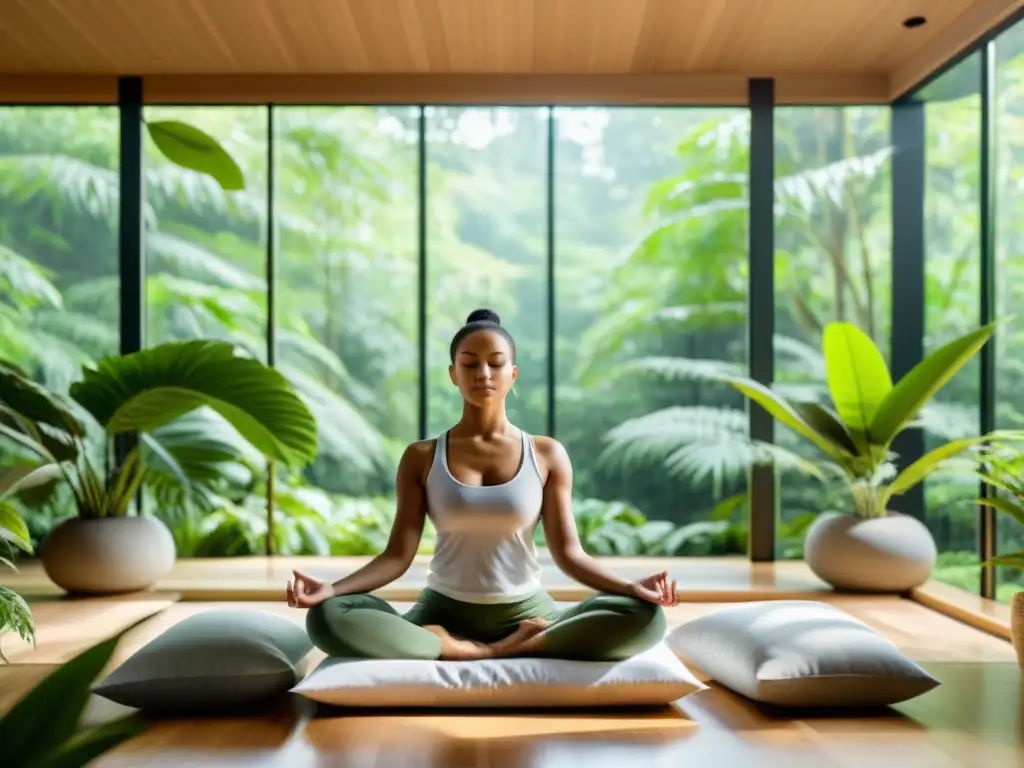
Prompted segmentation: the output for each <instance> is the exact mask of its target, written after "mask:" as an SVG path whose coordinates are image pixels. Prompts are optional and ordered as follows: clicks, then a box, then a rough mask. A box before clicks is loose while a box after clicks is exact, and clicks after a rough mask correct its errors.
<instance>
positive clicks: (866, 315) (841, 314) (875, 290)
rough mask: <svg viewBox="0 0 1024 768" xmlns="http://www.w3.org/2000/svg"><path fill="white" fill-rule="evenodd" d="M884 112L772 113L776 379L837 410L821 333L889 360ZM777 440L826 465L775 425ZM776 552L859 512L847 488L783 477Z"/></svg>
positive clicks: (790, 473) (789, 554)
mask: <svg viewBox="0 0 1024 768" xmlns="http://www.w3.org/2000/svg"><path fill="white" fill-rule="evenodd" d="M890 155H891V147H890V132H889V109H888V108H887V107H783V108H780V109H778V110H776V112H775V176H776V179H775V197H776V200H775V206H776V214H775V333H776V336H775V345H774V350H775V379H776V382H777V385H776V389H777V390H778V391H780V392H783V393H784V394H787V395H792V396H794V397H795V398H796V399H803V400H818V401H820V402H822V403H823V404H826V405H828V406H829V407H831V399H830V397H829V395H828V388H827V386H826V383H825V361H824V356H823V355H822V348H821V341H822V331H823V329H824V328H825V326H826V325H827V324H829V323H831V322H834V321H844V322H849V323H853V324H855V325H856V326H857V327H859V328H860V329H861V330H862V331H864V332H865V333H866V334H868V335H869V336H870V337H871V338H872V339H873V340H874V342H875V344H877V345H878V347H879V348H880V349H881V350H882V353H883V355H885V356H886V358H888V353H889V326H890V322H889V317H890V315H889V312H890V309H889V308H890V303H891V302H890V285H891V280H890V271H891V261H892V260H891V256H890V254H891V252H892V226H891V219H892V216H891V204H890V199H891V192H890ZM775 435H776V442H777V443H779V444H780V445H781V446H783V447H784V448H787V449H789V450H791V451H794V452H795V453H796V454H798V455H800V456H803V457H806V458H812V459H820V458H821V454H820V453H819V452H818V451H817V450H816V449H815V448H814V447H813V446H811V445H810V444H809V443H808V442H807V441H806V440H804V439H802V438H799V437H797V436H796V435H795V434H794V433H793V432H792V431H790V430H789V429H787V428H786V427H784V426H782V425H781V424H776V428H775ZM779 488H780V507H781V508H780V526H779V529H778V537H777V542H778V551H779V555H780V556H781V557H784V558H800V557H802V556H803V538H804V532H805V530H806V527H807V526H808V525H809V524H810V522H812V521H813V519H814V516H815V515H817V513H819V512H822V511H825V510H839V511H844V512H852V511H853V506H852V501H851V497H850V494H849V491H848V490H847V488H846V486H845V485H844V484H842V483H839V482H835V481H832V482H829V483H828V484H827V485H825V486H824V487H823V485H822V483H821V482H820V481H818V480H816V479H813V478H811V477H809V476H807V475H806V474H804V473H803V472H802V471H801V470H799V469H792V470H787V471H785V472H783V474H782V475H781V478H780V483H779Z"/></svg>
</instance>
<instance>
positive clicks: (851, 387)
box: [822, 323, 892, 433]
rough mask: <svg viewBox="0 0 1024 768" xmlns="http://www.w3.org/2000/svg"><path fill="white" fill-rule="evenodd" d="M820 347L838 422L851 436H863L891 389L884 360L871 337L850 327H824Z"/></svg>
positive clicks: (841, 324)
mask: <svg viewBox="0 0 1024 768" xmlns="http://www.w3.org/2000/svg"><path fill="white" fill-rule="evenodd" d="M822 347H823V349H824V353H825V372H826V376H827V379H828V389H829V393H830V394H831V395H832V401H833V402H834V403H835V406H836V411H837V412H838V413H839V418H840V419H842V421H843V423H844V424H845V425H846V426H847V427H848V428H849V429H850V430H851V431H853V432H854V433H858V432H860V433H863V432H865V431H866V430H867V428H868V426H869V425H870V424H871V419H872V418H873V417H874V415H875V412H876V411H877V410H878V406H879V405H880V404H881V403H882V401H884V400H885V396H886V395H888V394H889V391H890V390H891V389H892V378H891V376H890V375H889V368H888V366H887V365H886V364H885V358H884V357H882V353H881V352H880V351H879V349H878V347H877V346H875V343H874V342H873V341H872V340H871V337H870V336H868V335H867V334H866V333H864V331H862V330H861V329H860V328H858V327H857V326H855V325H853V324H852V323H829V324H828V325H827V326H825V333H824V337H823V340H822Z"/></svg>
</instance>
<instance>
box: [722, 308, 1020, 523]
mask: <svg viewBox="0 0 1024 768" xmlns="http://www.w3.org/2000/svg"><path fill="white" fill-rule="evenodd" d="M996 326H997V323H990V324H988V325H985V326H983V327H981V328H978V329H976V330H973V331H971V332H969V333H966V334H963V335H962V336H960V337H958V338H956V339H954V340H953V341H951V342H949V343H947V344H945V345H944V346H942V347H940V348H939V349H937V350H935V351H934V352H933V353H932V354H930V355H928V356H927V357H926V358H925V359H924V360H922V361H921V362H920V363H918V364H917V365H916V366H914V368H913V369H912V370H911V371H910V372H909V373H908V374H907V375H906V376H904V377H903V378H902V379H901V380H900V381H898V382H896V383H895V384H894V383H893V381H892V376H891V374H890V372H889V368H888V366H887V364H886V362H885V358H884V357H883V356H882V353H881V351H880V350H879V349H878V347H877V346H876V345H875V343H874V342H873V341H872V340H871V338H870V337H869V336H868V335H867V334H865V333H864V332H863V331H861V330H860V329H859V328H858V327H857V326H855V325H853V324H851V323H830V324H829V325H828V326H826V328H825V331H824V334H823V341H822V346H823V353H824V356H825V367H826V376H827V381H828V389H829V394H830V395H831V399H832V403H833V405H834V409H830V408H827V407H825V406H823V405H821V404H820V403H819V402H817V401H790V400H789V399H787V398H786V397H784V396H782V395H780V394H779V393H778V392H776V391H774V390H773V389H771V388H769V387H766V386H764V385H763V384H761V383H760V382H757V381H753V380H751V379H748V378H743V377H727V378H725V379H724V381H726V383H728V384H730V385H731V386H733V387H735V388H736V389H737V390H738V391H739V392H741V393H742V394H743V395H745V396H746V397H747V398H749V399H750V400H752V401H753V402H755V403H757V404H758V405H760V406H761V407H762V408H764V409H765V410H766V411H767V412H768V413H769V414H771V416H773V417H774V418H775V419H777V420H778V421H779V422H781V423H782V424H784V425H785V426H787V427H789V428H790V429H792V430H793V431H794V432H795V433H796V434H797V435H799V436H800V437H802V438H804V439H805V440H808V441H809V442H811V443H812V444H813V445H814V446H815V447H817V448H818V449H819V450H820V451H821V452H822V453H823V454H825V456H826V457H827V459H826V460H824V461H821V462H818V464H819V466H821V467H822V468H824V469H826V470H828V471H829V472H830V473H831V474H834V475H835V476H837V477H840V478H842V479H843V480H844V481H845V482H846V483H847V484H848V487H849V490H850V492H851V496H852V500H853V507H854V511H855V513H856V514H857V515H859V516H861V517H879V516H884V515H885V514H886V513H887V510H888V503H889V500H890V499H891V498H892V497H893V496H897V495H899V494H902V493H905V492H906V491H908V490H909V489H910V488H912V487H914V486H915V485H916V484H917V483H919V482H921V481H922V480H924V479H925V478H926V477H927V476H928V475H929V474H930V473H931V472H933V471H934V470H935V469H936V468H938V467H939V466H940V465H943V463H944V462H946V461H947V460H949V459H953V458H954V457H957V456H959V455H961V454H963V453H964V452H965V451H967V450H969V449H971V448H974V447H976V446H978V445H980V444H982V443H985V442H988V441H991V440H994V439H997V438H998V437H999V435H996V434H990V435H983V436H977V437H969V438H964V439H961V440H953V441H951V442H948V443H946V444H944V445H940V446H939V447H937V448H935V449H933V450H931V451H929V452H928V453H926V454H925V455H924V456H922V457H920V458H919V459H917V460H916V461H914V462H913V463H912V464H910V465H909V466H907V467H905V468H904V469H903V470H902V471H900V472H897V471H896V466H895V464H894V463H893V459H894V458H895V457H894V455H893V453H892V450H891V449H892V444H893V441H894V440H895V439H896V436H897V435H899V434H900V433H901V432H902V431H903V430H904V429H906V428H907V427H909V426H912V425H914V424H915V421H916V420H917V419H918V417H919V414H920V411H921V409H922V408H923V407H924V406H925V405H926V404H927V402H928V401H929V400H930V399H931V398H932V397H933V396H934V395H935V393H936V392H938V391H939V389H941V388H942V386H943V385H944V384H945V383H946V382H947V381H949V380H950V379H951V378H952V377H953V375H954V374H955V373H956V372H957V371H958V370H960V369H961V368H962V367H963V366H964V364H965V363H966V362H967V361H968V360H969V359H970V358H971V357H972V356H973V355H974V354H975V353H976V352H977V351H978V350H980V349H981V347H982V346H984V344H985V343H986V342H987V341H988V340H989V338H990V337H991V336H992V334H993V333H994V332H995V329H996ZM1009 434H1010V433H1007V435H1009Z"/></svg>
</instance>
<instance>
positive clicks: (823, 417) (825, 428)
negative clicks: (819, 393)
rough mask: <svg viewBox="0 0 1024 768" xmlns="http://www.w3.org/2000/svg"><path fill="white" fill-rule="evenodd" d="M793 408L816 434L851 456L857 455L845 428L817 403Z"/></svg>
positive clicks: (855, 446)
mask: <svg viewBox="0 0 1024 768" xmlns="http://www.w3.org/2000/svg"><path fill="white" fill-rule="evenodd" d="M793 408H794V410H796V412H797V413H799V414H800V415H801V416H802V417H803V418H804V420H805V421H806V422H807V424H808V425H809V426H810V427H812V428H813V429H814V430H815V431H816V432H819V433H820V434H822V435H825V436H826V437H828V438H829V439H830V440H832V441H833V442H834V443H836V445H839V446H841V447H842V448H844V449H845V450H846V451H848V452H849V453H850V454H851V455H854V456H856V455H857V454H858V453H859V449H858V447H857V444H856V443H854V441H853V438H852V437H851V436H850V433H849V432H847V431H846V427H844V426H843V424H842V422H840V421H839V419H837V418H836V417H835V415H834V414H832V413H831V412H830V411H828V410H827V409H825V408H822V407H821V406H820V405H818V404H817V403H794V404H793Z"/></svg>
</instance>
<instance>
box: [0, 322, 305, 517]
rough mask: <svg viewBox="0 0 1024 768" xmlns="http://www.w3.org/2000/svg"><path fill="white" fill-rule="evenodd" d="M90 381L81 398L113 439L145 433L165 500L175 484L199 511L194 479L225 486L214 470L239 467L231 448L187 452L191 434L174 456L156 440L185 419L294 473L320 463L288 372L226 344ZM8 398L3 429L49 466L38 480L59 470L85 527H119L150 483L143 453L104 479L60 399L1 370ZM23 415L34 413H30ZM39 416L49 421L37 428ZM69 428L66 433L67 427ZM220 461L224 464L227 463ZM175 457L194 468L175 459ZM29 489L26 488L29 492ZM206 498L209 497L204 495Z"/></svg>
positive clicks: (202, 442)
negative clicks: (211, 416)
mask: <svg viewBox="0 0 1024 768" xmlns="http://www.w3.org/2000/svg"><path fill="white" fill-rule="evenodd" d="M84 373H85V377H84V380H82V381H79V382H76V383H75V384H74V385H73V386H72V388H71V396H72V398H73V399H74V401H76V403H77V404H78V405H79V406H81V407H82V408H83V409H84V410H85V411H86V413H88V414H89V415H91V416H92V417H93V418H94V419H95V420H96V421H97V422H98V423H99V424H100V426H101V427H102V428H103V430H104V433H105V435H106V436H107V438H108V439H107V442H108V443H109V441H110V440H109V439H110V438H111V437H112V436H113V435H115V434H118V433H122V432H129V431H140V432H143V433H149V434H148V435H144V439H143V446H144V449H145V450H146V453H147V456H148V457H149V458H152V459H155V461H154V462H153V463H154V468H153V479H154V481H155V484H156V487H157V489H158V492H159V490H160V489H163V490H164V493H165V494H166V493H167V486H168V484H169V481H170V479H171V478H173V480H174V481H177V482H178V483H180V486H181V488H182V489H183V493H182V494H180V495H179V498H180V499H181V500H183V501H184V502H185V503H186V504H187V503H190V502H191V499H192V491H191V488H190V479H189V474H188V472H189V471H194V472H196V473H197V474H198V479H199V480H200V481H202V482H205V483H210V482H215V480H214V478H211V474H210V473H211V470H212V471H214V472H216V470H218V469H220V468H222V466H223V465H225V464H226V463H227V462H228V461H229V460H230V458H233V457H229V456H228V455H227V452H226V451H225V450H224V445H223V443H221V444H220V445H214V447H213V450H212V451H211V441H210V440H207V439H205V438H204V437H203V436H202V435H200V434H196V433H195V432H193V433H192V435H191V437H192V438H193V442H192V443H191V444H185V445H182V442H181V436H182V432H180V431H179V432H177V433H172V434H174V435H175V436H176V437H177V438H178V443H177V444H176V445H175V444H173V443H172V445H171V446H170V448H169V449H167V448H164V447H163V446H162V445H161V444H160V441H159V439H158V437H156V435H157V434H159V433H158V430H160V429H162V428H163V429H166V428H167V427H168V426H169V425H170V424H172V423H173V422H174V421H175V420H176V419H179V418H182V417H185V416H187V415H189V414H192V413H194V412H196V411H197V410H199V409H204V408H205V409H209V410H211V411H213V412H215V413H217V414H218V415H219V416H220V417H221V418H222V419H223V420H224V421H225V422H226V423H227V424H229V425H230V426H231V427H232V428H233V429H234V430H235V431H237V433H238V434H239V435H241V437H242V438H244V439H245V440H246V441H248V443H249V444H250V445H251V446H253V448H255V450H256V451H258V452H259V453H260V454H262V455H263V456H264V457H266V458H269V459H272V460H277V461H280V462H281V463H282V464H283V465H284V466H294V465H297V464H300V463H302V462H305V461H308V460H309V459H311V458H313V457H315V455H316V446H317V430H316V423H315V421H314V419H313V416H312V414H311V413H310V411H309V409H308V408H307V407H306V405H305V403H304V402H303V401H302V400H301V398H299V397H298V395H296V394H295V393H294V391H293V390H292V388H291V385H290V383H289V382H288V381H287V379H285V377H284V376H282V375H281V374H280V373H279V372H277V371H275V370H273V369H271V368H269V367H267V366H265V365H263V364H262V363H260V362H258V361H255V360H252V359H250V358H245V357H242V356H240V355H238V354H236V351H235V348H234V346H233V345H231V344H229V343H226V342H214V341H196V342H183V343H173V344H163V345H159V346H156V347H153V348H151V349H147V350H144V351H142V352H137V353H134V354H131V355H125V356H121V357H108V358H104V359H102V360H100V362H99V363H98V365H97V366H96V367H95V368H87V369H86V370H85V372H84ZM0 382H6V384H4V385H3V387H2V392H3V393H4V394H8V393H11V394H12V396H11V397H10V399H7V400H4V399H0V412H3V413H6V414H7V415H8V416H9V417H10V421H11V426H5V425H3V424H0V436H5V437H8V438H9V439H11V440H12V441H13V442H15V443H17V444H18V445H19V446H21V447H23V448H26V449H28V450H29V451H31V452H32V453H34V454H35V455H36V456H37V457H38V458H39V459H41V460H42V462H43V463H42V465H41V466H40V468H39V470H38V472H40V473H46V472H49V471H51V470H54V469H57V470H59V471H60V472H61V473H62V474H63V476H64V478H65V479H66V481H67V485H68V487H69V488H70V489H71V492H72V494H73V496H74V501H75V507H76V510H77V512H78V514H79V515H81V516H83V517H90V518H94V517H95V518H99V517H118V516H121V515H125V514H127V513H128V512H129V510H130V507H131V504H132V501H133V500H134V498H135V496H136V494H137V492H138V490H139V488H140V486H141V484H142V482H143V480H144V478H145V476H146V473H147V469H146V466H145V465H144V464H143V461H142V453H141V449H140V448H139V447H136V448H134V449H133V450H132V451H131V452H130V453H129V454H128V455H127V456H126V457H125V459H124V460H123V461H122V462H121V463H120V464H119V465H118V466H116V467H115V468H114V469H113V471H112V472H111V473H110V474H109V476H107V477H104V476H102V475H101V474H100V470H99V469H98V464H97V462H95V461H94V460H93V459H92V458H90V452H89V450H87V449H86V446H85V445H84V443H83V441H82V438H83V435H84V434H85V432H84V430H83V429H82V427H81V426H80V424H79V422H78V421H77V419H75V417H74V416H73V415H72V413H71V412H70V410H69V408H68V406H65V405H64V404H63V403H61V402H60V401H59V399H58V398H56V397H53V396H50V395H49V394H48V393H45V392H44V391H42V390H41V388H40V387H39V386H38V385H35V384H34V383H32V382H29V381H27V380H25V379H24V378H23V376H22V375H21V374H20V373H19V372H18V371H17V370H16V369H15V368H13V367H6V368H3V369H0ZM23 410H24V411H25V412H23ZM29 414H34V415H38V416H40V417H41V418H43V419H45V421H43V422H37V421H36V420H34V419H32V418H30V415H29ZM63 426H67V430H66V431H64V432H60V431H59V430H58V427H63ZM55 434H56V437H57V444H59V445H61V446H71V447H72V448H73V450H71V451H70V460H69V459H68V456H66V455H59V454H58V453H56V452H54V451H51V450H50V447H51V443H52V442H53V438H54V435H55ZM218 451H219V454H218ZM175 452H177V454H178V456H180V457H181V458H182V459H183V461H184V464H182V463H179V461H178V459H177V458H175ZM24 482H25V480H24V479H23V480H22V481H21V483H24ZM201 492H202V491H200V493H201Z"/></svg>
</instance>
